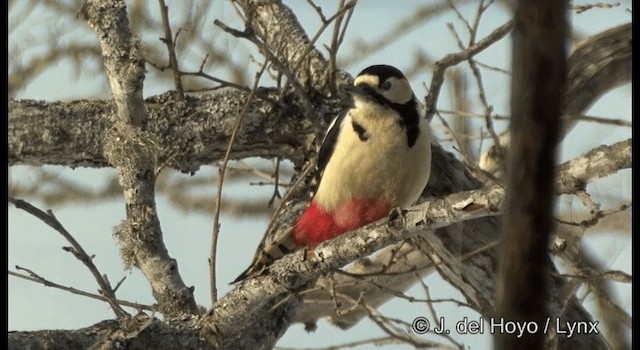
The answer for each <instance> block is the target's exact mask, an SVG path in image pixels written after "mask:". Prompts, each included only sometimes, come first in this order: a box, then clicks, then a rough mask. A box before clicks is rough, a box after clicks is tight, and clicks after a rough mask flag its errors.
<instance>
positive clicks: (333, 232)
mask: <svg viewBox="0 0 640 350" xmlns="http://www.w3.org/2000/svg"><path fill="white" fill-rule="evenodd" d="M390 210H391V208H390V206H389V205H388V204H386V203H381V202H379V201H374V200H367V199H353V200H350V201H347V202H345V203H343V204H341V205H339V206H338V207H337V208H336V209H335V210H334V211H333V212H328V211H326V210H324V209H323V208H321V207H320V206H318V204H317V203H316V202H311V205H310V206H309V208H307V210H306V211H305V212H304V214H302V216H301V217H300V219H299V220H298V222H297V223H296V225H295V226H294V230H293V237H294V241H295V243H296V244H297V245H300V246H308V247H315V246H317V245H318V244H320V243H322V242H324V241H326V240H328V239H331V238H334V237H336V236H338V235H340V234H342V233H344V232H347V231H351V230H355V229H357V228H359V227H362V226H364V225H366V224H369V223H372V222H374V221H376V220H379V219H382V218H383V217H385V216H386V215H388V214H389V211H390Z"/></svg>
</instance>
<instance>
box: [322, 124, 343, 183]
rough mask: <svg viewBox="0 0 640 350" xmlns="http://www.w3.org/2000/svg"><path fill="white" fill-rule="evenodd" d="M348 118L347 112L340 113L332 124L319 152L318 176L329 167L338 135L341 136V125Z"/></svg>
mask: <svg viewBox="0 0 640 350" xmlns="http://www.w3.org/2000/svg"><path fill="white" fill-rule="evenodd" d="M346 116H347V111H344V112H342V113H340V115H339V116H337V117H336V118H335V119H334V120H333V121H332V122H331V125H329V130H327V134H326V135H324V139H323V140H322V144H321V145H320V150H319V151H318V163H317V164H316V168H317V174H318V175H320V176H321V174H322V172H323V171H324V168H325V167H326V166H327V163H329V159H331V155H332V154H333V150H334V149H335V148H336V142H337V141H338V135H339V134H340V124H342V122H343V121H344V118H345V117H346Z"/></svg>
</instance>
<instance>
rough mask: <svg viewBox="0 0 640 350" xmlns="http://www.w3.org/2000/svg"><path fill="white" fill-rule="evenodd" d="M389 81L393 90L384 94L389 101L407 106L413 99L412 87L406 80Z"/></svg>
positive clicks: (393, 79) (391, 79) (395, 79)
mask: <svg viewBox="0 0 640 350" xmlns="http://www.w3.org/2000/svg"><path fill="white" fill-rule="evenodd" d="M389 80H390V81H391V84H392V88H391V90H389V91H385V92H383V95H384V97H386V98H387V100H389V101H391V102H393V103H399V104H405V103H407V102H409V101H410V100H411V99H412V98H413V90H411V85H409V82H408V81H407V80H406V79H397V78H390V79H389Z"/></svg>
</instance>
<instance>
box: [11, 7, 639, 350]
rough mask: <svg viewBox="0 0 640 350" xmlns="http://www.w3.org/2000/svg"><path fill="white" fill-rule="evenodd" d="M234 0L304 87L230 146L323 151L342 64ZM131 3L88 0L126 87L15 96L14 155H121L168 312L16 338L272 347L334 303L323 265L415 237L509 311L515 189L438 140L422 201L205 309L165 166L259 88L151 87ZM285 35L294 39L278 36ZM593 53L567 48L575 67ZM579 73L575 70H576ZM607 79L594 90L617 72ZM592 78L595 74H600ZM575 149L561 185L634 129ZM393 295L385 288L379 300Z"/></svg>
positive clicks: (193, 150)
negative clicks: (188, 271)
mask: <svg viewBox="0 0 640 350" xmlns="http://www.w3.org/2000/svg"><path fill="white" fill-rule="evenodd" d="M237 3H238V4H239V6H240V7H241V9H242V11H243V12H244V13H245V14H246V19H247V29H248V31H247V32H250V33H252V34H254V35H255V37H254V38H256V39H257V42H258V44H260V45H262V47H261V50H262V52H263V54H264V55H265V56H267V57H269V58H270V60H271V61H272V62H273V63H274V64H275V66H276V67H277V69H278V70H280V71H282V73H283V74H285V75H286V76H287V78H288V79H289V80H290V82H291V84H292V85H293V86H294V87H295V88H294V89H290V90H287V91H278V90H275V89H267V88H260V89H259V91H258V93H257V95H256V96H257V98H255V99H253V101H252V102H251V104H250V106H249V110H248V113H247V114H246V115H245V117H244V123H243V127H242V129H241V132H240V134H239V135H238V138H237V140H236V143H235V144H234V148H233V151H232V154H231V157H232V158H233V159H240V158H244V157H274V156H279V157H282V158H286V159H290V160H292V161H293V162H294V164H295V165H296V166H297V167H298V168H302V167H303V166H304V165H305V164H307V162H308V161H309V160H311V159H312V158H313V156H314V154H315V149H316V145H317V142H318V138H320V137H322V134H321V130H323V129H324V127H325V126H326V123H327V121H328V120H330V119H331V117H332V116H333V115H335V113H336V111H338V110H339V109H340V108H341V106H342V103H343V101H341V100H340V99H339V98H338V97H335V96H333V95H332V94H331V93H330V87H329V83H328V79H329V77H330V76H331V75H332V74H333V73H331V74H328V72H329V68H328V67H329V64H328V63H327V61H326V60H325V59H324V58H323V56H322V54H320V52H319V51H318V50H317V49H316V48H314V47H312V46H310V44H309V39H308V37H307V36H306V34H305V33H304V31H303V30H302V27H301V26H300V24H299V23H298V22H297V20H296V18H295V16H294V15H293V13H292V12H291V10H290V9H288V8H287V7H286V6H284V5H283V4H281V3H280V2H279V1H269V2H264V3H265V4H262V3H263V2H260V1H238V2H237ZM125 10H126V9H125V8H124V5H123V4H122V2H120V1H115V0H114V1H110V0H95V1H89V2H88V3H87V4H86V5H85V6H84V8H83V14H84V16H85V20H86V21H87V22H88V23H89V25H90V26H91V27H92V28H93V29H94V30H95V31H96V33H97V34H98V38H99V41H100V46H101V48H102V52H103V56H104V59H105V63H104V64H105V68H106V71H107V74H108V76H109V80H110V83H111V87H112V91H113V95H114V99H113V100H111V101H88V100H85V101H72V102H43V101H29V100H12V99H11V100H9V139H8V145H9V165H10V166H11V165H19V164H28V165H34V166H41V165H52V164H54V165H64V166H69V167H78V166H83V167H115V168H117V169H118V172H119V179H120V184H121V186H122V189H123V191H124V193H125V201H126V206H127V218H126V219H125V220H124V221H123V222H122V223H121V224H120V225H119V226H118V227H117V228H116V238H117V241H118V244H119V247H120V249H121V252H122V256H123V258H124V260H125V263H127V264H129V265H130V266H133V267H136V268H139V269H140V270H142V271H143V273H144V274H145V276H146V277H147V279H148V280H149V283H150V284H151V286H152V288H153V292H154V297H155V298H156V301H157V303H158V307H159V310H160V311H161V312H162V313H163V315H164V320H162V321H161V320H158V319H155V318H152V317H151V316H145V315H138V316H135V317H127V318H122V319H118V320H107V321H103V322H101V323H98V324H96V325H94V326H92V327H88V328H85V329H79V330H70V331H47V330H43V331H37V332H11V333H9V334H8V340H9V348H10V349H24V348H31V349H86V348H92V349H111V348H123V347H126V348H129V349H149V348H157V349H161V348H162V349H186V348H189V349H271V348H273V346H274V345H275V343H276V342H277V340H278V339H279V338H280V337H281V336H282V335H283V334H284V332H286V330H287V328H288V327H289V326H290V325H291V323H292V322H296V321H299V322H304V323H306V324H308V325H312V324H313V323H314V322H315V321H316V320H317V319H319V318H321V317H325V316H332V315H331V313H329V314H327V313H326V310H321V311H317V310H315V311H314V310H313V309H311V306H310V305H312V303H305V300H306V299H305V298H306V296H304V295H302V294H300V293H299V292H301V291H303V290H305V289H307V288H309V287H311V286H313V285H314V283H316V282H317V281H318V279H319V278H321V277H322V276H325V275H327V274H329V273H331V272H334V271H336V270H338V269H340V268H341V267H343V266H344V265H346V264H348V263H350V262H353V261H356V260H357V259H361V258H364V257H366V256H368V255H369V254H371V253H373V252H376V251H379V250H380V249H382V248H385V247H387V246H390V245H392V244H398V243H399V242H401V241H403V240H406V242H408V243H409V244H410V245H411V247H412V249H416V250H418V251H419V252H421V253H422V254H415V252H414V253H413V255H414V256H419V258H416V261H415V263H412V265H411V266H421V267H424V266H427V265H429V264H430V262H431V261H432V262H434V263H436V266H435V268H436V270H437V271H438V272H439V273H440V274H441V275H442V276H443V277H444V278H445V279H446V280H447V281H449V282H450V283H451V284H452V285H453V286H454V287H456V288H457V289H459V290H460V291H461V293H462V294H463V295H464V296H465V297H466V299H467V301H468V303H469V304H470V305H472V306H473V307H474V308H475V309H476V310H478V312H480V313H481V314H482V315H485V316H488V317H489V316H494V315H495V314H496V311H495V310H496V309H495V305H494V300H495V297H494V282H495V280H496V266H497V263H498V252H497V250H496V247H495V246H496V242H497V241H498V240H499V219H498V217H497V215H499V214H500V213H501V210H502V204H501V203H502V202H503V200H504V190H503V189H502V188H500V187H485V186H484V185H483V183H481V182H480V181H478V180H477V179H476V178H475V177H474V175H473V174H471V173H470V172H468V171H467V170H466V169H465V166H464V165H463V164H462V162H461V161H460V160H458V159H457V158H456V157H455V156H453V155H452V154H450V153H448V152H446V151H444V150H443V149H442V148H441V147H439V146H438V145H434V147H433V164H432V173H431V178H430V181H429V184H428V186H427V190H426V192H425V193H424V195H423V197H422V198H421V200H420V202H422V203H421V204H419V205H417V206H416V207H413V208H410V209H408V210H404V211H401V212H400V211H397V212H394V213H392V214H391V215H390V216H389V218H388V219H386V220H382V221H379V222H376V223H373V224H371V225H369V226H367V227H365V228H362V229H359V230H356V231H353V232H350V233H347V234H345V235H342V236H340V237H338V238H336V239H334V240H331V241H329V242H326V243H324V244H322V245H320V246H319V247H317V249H315V251H314V254H313V256H305V254H304V252H298V253H294V254H291V255H288V256H286V257H284V258H282V259H281V260H279V261H277V262H275V263H274V265H273V266H272V267H271V268H270V271H269V273H267V274H265V275H263V276H259V277H257V278H254V279H250V280H248V281H245V282H243V283H242V284H239V285H237V286H236V288H235V289H233V290H232V291H231V292H229V293H228V294H227V295H225V296H223V297H222V298H220V299H219V300H218V302H217V303H216V304H215V305H213V307H212V308H211V309H210V310H208V312H205V313H203V312H200V311H199V310H198V309H197V307H196V304H195V300H194V298H193V294H192V291H191V290H190V288H189V287H187V286H185V284H184V282H183V281H182V279H181V277H180V274H179V269H178V264H177V262H176V261H175V260H174V259H172V258H171V257H170V255H169V252H168V249H167V247H165V246H164V243H163V242H162V232H161V230H160V226H159V219H158V217H157V214H156V210H155V201H154V192H153V191H154V190H153V185H154V183H155V176H156V173H157V171H159V169H161V168H164V167H170V168H174V169H177V170H180V171H183V172H194V171H196V170H198V168H199V167H200V166H201V165H203V164H210V163H211V162H213V161H216V160H221V159H222V157H223V156H224V152H225V150H226V147H227V143H228V140H229V139H230V137H231V133H232V130H233V128H234V126H235V123H236V121H237V119H238V118H239V115H240V113H241V111H242V109H243V107H244V104H245V103H246V100H247V96H248V92H246V91H241V90H238V89H234V88H223V89H219V90H216V91H213V92H208V93H193V94H186V95H181V94H178V93H172V92H167V93H165V94H162V95H159V96H154V97H151V98H149V99H147V100H144V101H143V100H142V97H141V96H142V94H141V91H142V85H143V83H142V82H143V79H144V74H143V73H142V69H143V66H142V64H141V63H140V61H139V58H138V56H137V55H138V51H139V45H140V43H138V42H137V41H136V39H135V38H133V37H132V36H131V35H130V34H129V29H128V23H127V20H126V11H125ZM107 18H110V19H109V20H107ZM630 32H631V27H630V25H628V26H622V27H619V28H616V29H614V30H612V31H611V32H610V33H609V35H610V36H609V38H610V39H609V40H615V41H616V42H618V43H621V44H620V46H621V48H619V49H618V50H617V51H616V52H607V53H602V55H605V54H606V55H609V56H611V57H614V56H615V57H618V56H617V55H621V57H622V58H620V60H613V59H612V60H610V61H609V62H611V65H612V66H611V67H609V66H607V68H608V69H610V70H607V73H606V76H599V73H598V72H597V71H596V72H594V71H589V74H592V75H595V76H598V77H599V79H601V80H606V79H607V77H611V76H613V75H615V76H618V77H622V78H621V79H623V78H625V79H628V80H630V75H627V74H626V73H624V72H628V71H626V70H625V69H627V68H628V67H630V64H631V63H630V61H631V56H630V54H629V55H626V52H630V49H631V40H630ZM283 37H287V38H288V40H281V39H280V38H283ZM596 57H599V56H597V55H596ZM572 58H573V56H572ZM589 59H595V58H593V57H590V58H589ZM595 60H596V61H597V59H595ZM620 62H623V64H621V63H620ZM592 63H593V62H591V63H584V62H582V61H581V60H579V59H576V60H574V61H571V60H570V61H569V64H570V67H569V69H570V70H571V67H572V66H573V65H578V64H587V65H588V64H592ZM612 72H622V73H619V74H617V73H616V74H614V73H612ZM582 78H583V77H582V75H580V74H576V75H571V74H570V75H569V86H574V85H575V81H577V80H580V79H582ZM596 85H597V86H596V87H593V89H594V90H596V93H592V94H590V96H591V99H590V101H593V100H595V99H597V98H598V97H599V96H601V95H602V94H604V93H605V92H606V90H607V89H608V87H609V85H607V84H596ZM582 86H583V88H582V89H589V88H591V86H590V85H589V83H584V85H582ZM300 89H303V90H300ZM582 89H571V88H570V89H569V90H568V94H567V96H566V99H567V100H572V99H573V98H574V95H573V94H575V96H577V95H582V94H583V92H582ZM590 101H585V102H583V103H581V105H582V106H587V105H589V104H590V103H589V102H590ZM434 103H435V100H434ZM426 108H427V109H429V108H433V106H427V107H426ZM585 108H586V107H585ZM309 111H313V113H308V112H309ZM592 158H593V159H596V158H597V159H601V161H599V162H595V163H592V165H593V169H589V171H588V172H585V171H584V167H583V166H582V165H581V164H583V163H580V162H581V161H588V160H590V159H592ZM585 159H586V160H585ZM572 162H574V163H571V162H569V163H566V164H564V165H562V166H561V167H560V168H559V170H558V171H559V174H558V177H557V182H556V183H557V185H558V186H559V188H558V189H557V192H559V193H569V192H571V191H572V189H573V188H575V187H573V186H578V185H577V184H585V183H588V182H589V181H593V180H595V179H596V178H598V177H603V176H607V175H610V174H613V173H615V172H616V171H618V170H621V169H626V168H630V167H631V142H630V140H628V141H623V142H620V143H617V144H614V145H610V146H602V147H601V149H599V150H598V152H596V153H594V154H592V153H588V154H585V155H583V157H582V160H580V159H576V160H573V161H572ZM572 164H573V165H572ZM594 174H596V175H594ZM297 191H298V192H299V193H298V195H294V196H292V197H291V198H292V200H291V203H290V204H289V206H288V207H287V208H285V211H284V212H283V214H282V215H280V217H278V218H277V219H276V221H275V222H274V223H273V225H272V226H274V227H278V226H282V227H284V226H286V225H288V223H290V222H292V220H293V219H292V218H295V217H296V215H297V214H296V213H297V212H299V210H300V209H301V208H303V206H304V199H303V198H304V197H305V196H303V195H301V193H304V192H305V191H306V189H305V188H299V189H297ZM133 237H136V239H133ZM347 242H348V244H346V243H347ZM412 279H413V280H412ZM412 281H415V275H411V276H409V277H402V278H401V280H394V283H402V284H403V285H405V286H406V287H407V288H408V286H410V285H411V283H412ZM385 283H386V282H385ZM565 284H566V281H564V280H562V279H560V278H555V279H553V280H552V281H551V284H550V286H549V294H550V298H551V299H550V300H551V302H549V304H548V308H549V310H548V311H549V313H550V314H551V315H558V316H561V317H562V318H563V319H575V320H589V319H591V316H590V315H589V314H588V312H587V311H586V310H585V309H584V308H583V307H582V305H581V303H580V302H579V301H578V300H577V299H576V298H574V297H569V298H567V297H566V296H565V295H564V294H563V292H562V291H563V287H564V286H565ZM313 297H316V298H318V297H319V298H322V296H318V295H315V296H313ZM388 297H389V296H388V295H376V296H375V298H377V300H378V303H381V302H383V301H384V300H387V298H388ZM310 298H311V297H310ZM375 298H374V299H375ZM323 311H324V312H323ZM353 315H354V314H352V316H353ZM332 317H333V320H334V322H336V324H338V325H341V326H344V327H348V326H350V325H352V324H353V323H354V322H357V320H359V319H360V318H361V317H362V314H360V316H357V315H356V316H354V317H352V318H351V319H340V316H338V315H333V316H332ZM558 347H559V348H593V349H598V348H605V344H604V340H603V338H602V336H601V335H598V334H585V335H583V336H580V337H573V338H571V339H566V338H565V339H560V340H559V342H558Z"/></svg>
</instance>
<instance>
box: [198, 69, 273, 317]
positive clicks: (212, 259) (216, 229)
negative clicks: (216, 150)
mask: <svg viewBox="0 0 640 350" xmlns="http://www.w3.org/2000/svg"><path fill="white" fill-rule="evenodd" d="M268 64H269V59H268V58H267V59H266V60H265V62H264V63H263V64H262V68H261V69H260V71H259V72H258V74H256V79H255V82H254V84H253V88H252V89H251V93H249V96H248V97H247V102H246V103H245V105H244V107H243V108H242V111H241V112H240V116H239V117H238V121H237V123H236V126H235V127H234V129H233V132H232V133H231V139H230V140H229V145H228V146H227V151H226V152H225V154H224V161H223V162H222V167H221V168H219V169H220V175H219V176H218V191H217V194H216V209H215V215H214V217H213V232H212V234H211V252H210V255H209V274H210V276H211V280H210V288H211V305H213V304H215V303H216V301H218V288H217V287H216V252H217V250H218V236H219V233H220V223H219V222H220V204H221V201H222V186H223V184H224V175H225V172H226V169H227V164H228V163H229V157H230V156H231V149H232V148H233V144H234V143H235V141H236V137H237V136H238V133H239V131H240V128H241V127H242V121H243V120H244V117H245V116H246V114H247V112H248V111H249V106H250V105H251V103H252V102H253V97H254V95H255V92H256V90H257V89H258V84H259V83H260V78H261V77H262V74H263V73H264V71H265V70H266V69H267V66H268Z"/></svg>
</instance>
